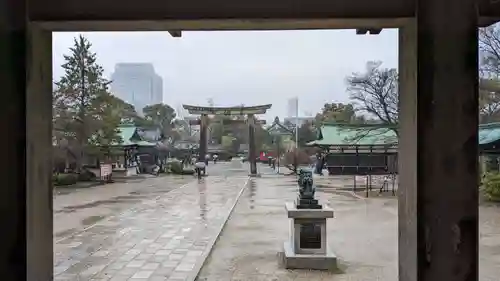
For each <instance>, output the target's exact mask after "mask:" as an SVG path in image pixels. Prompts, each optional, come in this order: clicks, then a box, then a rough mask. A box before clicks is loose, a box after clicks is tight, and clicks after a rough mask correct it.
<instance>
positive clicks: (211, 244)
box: [186, 177, 250, 281]
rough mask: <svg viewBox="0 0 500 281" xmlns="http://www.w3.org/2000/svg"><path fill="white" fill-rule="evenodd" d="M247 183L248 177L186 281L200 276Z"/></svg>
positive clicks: (193, 280) (191, 280)
mask: <svg viewBox="0 0 500 281" xmlns="http://www.w3.org/2000/svg"><path fill="white" fill-rule="evenodd" d="M249 181H250V177H248V178H247V180H246V181H245V184H243V187H242V188H241V190H240V192H239V193H238V195H236V198H235V200H234V203H233V205H232V206H231V208H230V209H229V212H228V214H227V217H226V220H225V221H224V222H223V223H222V225H221V227H220V229H219V231H218V233H217V235H215V237H214V238H213V239H212V240H211V241H210V242H209V247H208V248H207V249H205V252H204V253H203V254H202V256H201V257H202V259H200V261H198V262H197V263H196V265H195V266H194V268H193V270H192V271H191V272H190V274H189V276H188V278H187V279H186V281H195V280H196V278H197V277H198V274H200V271H201V269H202V268H203V265H205V261H206V260H207V258H208V257H209V256H210V253H211V252H212V249H213V248H214V246H215V243H216V242H217V240H218V239H219V236H220V234H221V233H222V230H224V227H225V226H226V224H227V221H228V220H229V218H230V217H231V214H232V213H233V210H234V208H235V207H236V204H238V202H239V201H240V197H241V195H242V194H243V191H245V189H246V188H247V184H248V182H249Z"/></svg>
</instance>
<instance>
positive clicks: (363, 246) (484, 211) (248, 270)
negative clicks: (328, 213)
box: [197, 168, 500, 281]
mask: <svg viewBox="0 0 500 281" xmlns="http://www.w3.org/2000/svg"><path fill="white" fill-rule="evenodd" d="M260 170H261V172H262V171H263V170H264V169H263V168H260ZM296 196H297V182H296V178H295V177H292V176H276V175H269V174H265V173H263V175H262V177H261V178H257V179H251V181H250V182H249V184H248V185H247V188H246V189H245V190H244V192H243V194H242V196H241V198H240V200H239V201H238V204H237V206H236V207H235V209H234V211H233V213H232V214H231V217H230V219H229V220H228V221H227V223H226V226H225V227H224V230H223V232H222V233H221V235H220V236H219V239H218V241H217V244H216V245H215V246H214V247H213V249H212V252H211V254H210V256H209V258H208V259H207V260H206V262H205V264H204V266H203V268H202V270H201V271H200V273H199V276H198V277H197V280H198V281H281V280H282V281H285V280H286V281H288V280H293V281H319V280H321V281H327V280H328V281H330V280H335V281H397V280H398V244H397V241H398V229H397V211H398V210H397V199H396V197H387V198H386V197H373V198H368V199H363V198H361V197H356V196H353V195H350V194H348V193H346V192H338V191H337V190H335V188H332V189H328V188H321V189H318V190H317V193H316V196H317V199H319V200H320V202H321V203H322V204H328V205H329V206H331V207H332V208H333V210H334V212H335V218H333V219H330V220H329V221H328V225H327V233H328V244H329V246H330V248H331V249H332V250H333V251H334V252H335V253H336V255H337V257H338V259H339V260H338V262H339V270H338V271H335V272H325V271H311V270H287V269H285V268H283V266H282V265H281V264H280V263H279V258H278V252H279V251H282V249H283V248H282V247H283V242H284V241H286V240H287V239H289V236H288V235H289V224H288V223H289V222H288V219H287V216H286V211H285V208H284V204H285V202H287V201H289V202H291V201H293V200H295V199H296ZM479 212H480V229H479V234H480V243H479V244H480V245H479V246H480V248H479V254H480V263H479V267H480V271H479V275H480V276H479V280H481V281H498V280H500V279H499V278H498V276H500V216H499V215H498V214H499V212H500V208H499V207H498V206H481V207H480V209H479Z"/></svg>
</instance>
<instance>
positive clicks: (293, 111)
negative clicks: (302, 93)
mask: <svg viewBox="0 0 500 281" xmlns="http://www.w3.org/2000/svg"><path fill="white" fill-rule="evenodd" d="M287 105H288V108H287V117H296V116H298V114H299V98H297V97H294V98H291V99H288V104H287Z"/></svg>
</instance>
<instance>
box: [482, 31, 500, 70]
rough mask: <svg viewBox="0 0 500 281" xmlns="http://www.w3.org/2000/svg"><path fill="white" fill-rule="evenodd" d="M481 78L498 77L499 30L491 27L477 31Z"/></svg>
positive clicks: (499, 67) (499, 58) (499, 60)
mask: <svg viewBox="0 0 500 281" xmlns="http://www.w3.org/2000/svg"><path fill="white" fill-rule="evenodd" d="M479 51H480V63H481V65H480V67H479V69H480V74H481V77H488V78H489V77H498V74H499V73H500V29H499V28H498V26H497V25H491V26H488V27H485V28H480V29H479Z"/></svg>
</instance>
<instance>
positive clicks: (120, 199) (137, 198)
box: [54, 195, 148, 214]
mask: <svg viewBox="0 0 500 281" xmlns="http://www.w3.org/2000/svg"><path fill="white" fill-rule="evenodd" d="M146 198H148V196H145V195H134V196H116V197H113V198H111V199H108V200H97V201H93V202H90V203H86V204H81V205H74V206H66V207H64V208H63V209H61V210H57V211H54V213H56V214H58V213H73V212H76V211H78V210H82V209H89V208H95V207H99V206H102V205H113V204H118V203H139V202H141V201H142V200H144V199H146Z"/></svg>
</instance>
